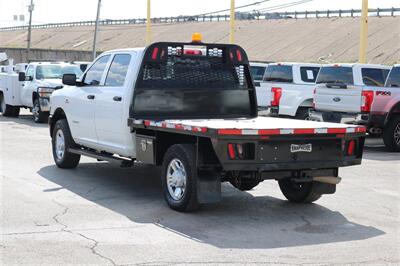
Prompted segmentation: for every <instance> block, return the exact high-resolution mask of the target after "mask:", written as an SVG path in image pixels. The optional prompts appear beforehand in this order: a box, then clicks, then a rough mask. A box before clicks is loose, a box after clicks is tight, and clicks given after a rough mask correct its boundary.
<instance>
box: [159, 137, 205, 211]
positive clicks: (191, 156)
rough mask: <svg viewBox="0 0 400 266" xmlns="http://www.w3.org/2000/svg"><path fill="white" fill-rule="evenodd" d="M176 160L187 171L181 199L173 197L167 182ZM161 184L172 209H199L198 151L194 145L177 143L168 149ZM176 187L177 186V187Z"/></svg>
mask: <svg viewBox="0 0 400 266" xmlns="http://www.w3.org/2000/svg"><path fill="white" fill-rule="evenodd" d="M175 160H179V162H180V163H181V166H183V168H184V171H185V172H186V182H185V185H184V192H183V195H182V196H181V198H180V199H174V198H173V196H172V195H171V193H170V192H169V189H168V184H167V182H168V181H167V179H168V178H167V173H168V170H169V169H170V168H169V166H170V164H171V163H172V162H173V161H175ZM170 170H171V169H170ZM161 184H162V189H163V193H164V198H165V200H166V201H167V204H168V206H169V207H170V208H171V209H173V210H176V211H180V212H191V211H195V210H197V209H199V207H200V204H199V201H198V198H197V168H196V151H195V147H194V145H191V144H175V145H173V146H171V147H170V148H169V149H168V150H167V152H166V153H165V156H164V160H163V164H162V174H161ZM171 189H172V188H171ZM175 189H177V188H176V187H175Z"/></svg>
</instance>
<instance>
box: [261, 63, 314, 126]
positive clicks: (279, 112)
mask: <svg viewBox="0 0 400 266" xmlns="http://www.w3.org/2000/svg"><path fill="white" fill-rule="evenodd" d="M320 67H321V65H319V64H308V63H273V64H269V66H268V68H267V70H266V73H265V75H264V79H263V82H261V85H260V87H258V88H257V101H258V105H259V108H260V109H268V110H269V113H270V115H271V116H275V117H285V118H296V119H301V120H307V119H308V116H309V109H310V108H312V99H313V91H314V89H315V80H316V79H317V75H318V72H319V69H320Z"/></svg>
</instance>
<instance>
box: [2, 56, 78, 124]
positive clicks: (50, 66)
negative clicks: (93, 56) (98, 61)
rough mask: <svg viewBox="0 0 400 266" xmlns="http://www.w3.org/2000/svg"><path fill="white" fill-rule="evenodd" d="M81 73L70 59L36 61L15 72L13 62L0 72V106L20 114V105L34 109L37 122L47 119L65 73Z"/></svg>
mask: <svg viewBox="0 0 400 266" xmlns="http://www.w3.org/2000/svg"><path fill="white" fill-rule="evenodd" d="M66 73H73V74H75V75H77V76H79V75H80V74H82V71H81V70H80V69H79V66H76V65H72V64H68V63H52V62H33V63H30V64H28V66H27V67H26V72H25V71H19V72H16V71H15V69H13V66H12V64H10V65H9V66H8V70H7V72H6V73H0V108H1V112H2V113H3V116H11V117H17V116H18V115H19V111H20V108H21V107H22V108H28V109H30V110H31V111H32V114H33V120H34V121H35V123H42V122H46V121H47V118H48V115H49V108H50V104H49V100H50V95H51V93H52V92H53V91H54V90H57V89H60V88H62V82H61V80H62V76H63V74H66Z"/></svg>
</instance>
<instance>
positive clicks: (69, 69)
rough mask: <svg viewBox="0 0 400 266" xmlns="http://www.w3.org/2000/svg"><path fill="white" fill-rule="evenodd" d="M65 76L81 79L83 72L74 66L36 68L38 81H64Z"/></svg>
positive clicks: (43, 66)
mask: <svg viewBox="0 0 400 266" xmlns="http://www.w3.org/2000/svg"><path fill="white" fill-rule="evenodd" d="M64 74H75V75H76V76H77V77H79V76H80V75H82V71H81V70H80V69H79V67H78V66H74V65H40V66H37V68H36V79H62V77H63V75H64Z"/></svg>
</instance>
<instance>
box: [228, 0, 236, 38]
mask: <svg viewBox="0 0 400 266" xmlns="http://www.w3.org/2000/svg"><path fill="white" fill-rule="evenodd" d="M229 26H230V30H229V43H231V44H232V43H234V42H235V0H231V15H230V20H229Z"/></svg>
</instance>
